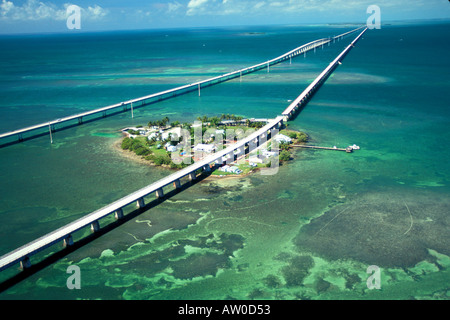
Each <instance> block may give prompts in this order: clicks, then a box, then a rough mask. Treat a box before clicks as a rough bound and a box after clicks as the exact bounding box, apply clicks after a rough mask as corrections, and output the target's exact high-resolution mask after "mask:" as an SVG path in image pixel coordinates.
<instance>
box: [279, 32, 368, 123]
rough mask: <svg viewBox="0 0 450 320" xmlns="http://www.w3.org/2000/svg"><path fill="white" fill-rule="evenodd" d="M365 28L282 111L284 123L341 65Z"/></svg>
mask: <svg viewBox="0 0 450 320" xmlns="http://www.w3.org/2000/svg"><path fill="white" fill-rule="evenodd" d="M366 30H367V28H365V29H364V30H363V31H362V32H361V33H360V34H359V35H358V36H357V37H356V38H355V39H354V40H353V41H352V42H351V43H350V44H349V45H348V46H347V47H346V48H345V49H344V51H342V52H341V53H340V54H339V55H338V56H337V57H336V59H334V60H333V61H332V62H331V63H330V64H329V65H328V67H326V68H325V69H324V70H323V71H322V72H321V73H320V74H319V75H318V76H317V78H315V79H314V81H313V82H311V84H310V85H309V86H308V87H306V89H305V90H304V91H303V92H302V93H301V94H300V95H299V96H298V97H297V98H296V99H295V100H294V101H292V103H291V104H290V105H289V106H288V107H287V108H286V109H285V110H284V111H283V113H282V115H283V117H284V120H285V121H288V120H290V119H291V118H292V117H293V116H294V115H295V113H296V112H297V111H298V110H300V109H301V108H303V106H304V105H305V104H306V103H307V102H308V100H309V99H310V97H311V96H312V95H313V94H314V93H315V91H316V90H317V89H318V88H319V87H320V86H321V84H322V83H323V82H325V80H326V79H327V78H328V76H329V75H330V74H332V73H333V71H334V69H336V67H337V66H338V65H339V64H341V61H342V59H344V57H345V56H346V55H347V53H348V52H349V51H350V50H351V49H352V48H353V47H354V46H355V43H356V42H357V41H358V40H359V39H360V38H361V37H362V35H363V34H364V32H366Z"/></svg>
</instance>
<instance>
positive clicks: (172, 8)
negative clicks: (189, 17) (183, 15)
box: [167, 1, 183, 13]
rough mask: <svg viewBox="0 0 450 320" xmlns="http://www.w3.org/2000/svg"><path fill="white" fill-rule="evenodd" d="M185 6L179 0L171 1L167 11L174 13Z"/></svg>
mask: <svg viewBox="0 0 450 320" xmlns="http://www.w3.org/2000/svg"><path fill="white" fill-rule="evenodd" d="M181 8H183V5H182V4H181V3H179V2H178V1H175V2H170V3H168V4H167V12H168V13H173V12H176V11H178V10H180V9H181Z"/></svg>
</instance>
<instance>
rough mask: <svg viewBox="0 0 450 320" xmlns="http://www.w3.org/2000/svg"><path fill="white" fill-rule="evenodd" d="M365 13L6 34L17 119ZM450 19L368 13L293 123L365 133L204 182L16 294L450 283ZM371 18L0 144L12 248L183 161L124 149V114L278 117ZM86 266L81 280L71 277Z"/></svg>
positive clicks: (3, 218)
mask: <svg viewBox="0 0 450 320" xmlns="http://www.w3.org/2000/svg"><path fill="white" fill-rule="evenodd" d="M354 27H355V26H351V25H334V26H333V25H327V26H325V25H324V26H271V27H239V28H238V27H236V28H220V29H189V30H187V29H186V30H181V29H180V30H159V31H128V32H125V31H122V32H103V33H86V34H53V35H50V34H47V35H35V36H31V35H20V36H1V37H0V47H1V48H2V50H0V70H1V71H0V97H1V98H0V128H1V130H0V131H1V132H6V131H10V130H14V129H18V128H22V127H25V126H28V125H32V124H37V123H41V122H45V121H49V120H55V119H57V118H60V117H63V116H67V115H72V114H76V113H79V112H82V111H87V110H92V109H95V108H99V107H102V106H106V105H109V104H113V103H118V102H120V101H125V100H127V99H131V98H137V97H141V96H145V95H148V94H151V93H156V92H159V91H162V90H165V89H170V88H174V87H176V86H179V85H184V84H188V83H192V82H195V81H198V80H203V79H207V78H210V77H212V76H216V75H220V74H223V73H226V72H229V71H233V70H237V69H240V68H243V67H246V66H250V65H254V64H257V63H260V62H263V61H266V60H269V59H271V58H274V57H277V56H279V55H281V54H283V53H285V52H287V51H289V50H291V49H293V48H296V47H298V46H300V45H302V44H304V43H307V42H310V41H312V40H316V39H319V38H322V37H328V36H333V35H337V34H339V33H343V32H346V31H349V30H351V29H353V28H354ZM449 27H450V24H449V23H445V22H440V23H422V24H413V23H408V24H402V23H396V24H391V25H383V26H382V28H381V29H380V30H368V31H367V32H366V33H365V34H364V36H363V38H362V39H360V41H359V42H358V43H357V45H356V46H355V48H353V49H352V50H351V51H350V53H349V54H348V55H347V56H346V58H345V59H344V61H343V64H342V65H340V66H339V67H338V68H337V69H336V71H335V72H334V73H333V74H332V76H331V77H330V78H329V79H328V80H327V81H326V83H325V84H324V85H323V86H322V87H321V88H320V89H319V91H318V92H317V93H316V94H315V96H314V97H313V98H312V99H311V101H310V102H309V103H308V105H307V106H306V107H305V108H304V109H303V110H302V112H301V113H299V114H298V116H297V117H296V118H295V119H294V120H293V121H289V122H288V128H292V129H298V130H302V131H305V132H307V133H308V134H309V135H310V137H311V141H310V143H311V144H314V145H320V146H334V145H336V146H338V147H344V148H345V147H346V146H348V145H352V144H357V145H359V146H360V147H361V149H360V150H357V151H355V152H354V153H352V154H347V153H345V152H335V151H325V150H297V151H295V153H294V159H293V160H291V161H289V162H287V163H285V164H283V165H282V166H281V167H280V168H279V171H278V173H277V174H275V175H271V176H265V175H261V174H259V173H255V174H253V175H250V176H247V177H242V178H236V179H226V180H224V179H220V178H217V179H206V180H203V181H201V182H198V183H196V184H195V185H193V186H191V187H189V188H187V189H186V190H184V191H183V192H180V193H178V194H176V195H175V196H173V197H171V198H170V199H167V200H165V201H163V202H162V203H159V204H157V205H154V206H153V207H152V208H151V209H150V210H148V211H145V212H143V213H141V214H140V215H138V216H136V217H134V218H133V219H131V220H130V221H128V222H126V223H124V224H122V225H120V226H118V227H117V228H115V229H114V230H112V231H110V232H108V233H106V234H104V235H102V236H101V237H99V238H97V239H95V240H93V241H92V242H90V243H87V244H85V245H84V246H82V247H81V248H79V249H77V250H75V251H74V252H72V253H70V254H68V255H66V256H64V257H62V258H61V259H59V260H58V261H56V262H55V263H52V264H50V265H48V266H46V267H45V268H43V269H42V270H40V271H39V272H37V273H35V274H33V275H31V276H30V277H28V278H26V279H25V280H23V281H21V282H19V283H17V284H16V285H14V286H11V287H10V288H8V289H7V290H5V291H3V292H1V293H0V299H2V300H6V299H105V300H111V299H249V300H250V299H277V300H293V299H449V297H450V285H449V284H450V258H449V257H450V228H449V225H450V197H449V191H450V166H449V165H448V159H450V148H449V144H450V132H449V127H450V110H449V106H450V90H449V87H450V79H449V77H448V75H449V71H450V60H449V59H448V52H450V43H449V42H448V41H446V39H450V28H449ZM355 36H356V34H353V35H351V36H349V37H346V38H345V39H343V40H341V41H339V42H336V43H334V44H331V45H330V46H324V48H323V49H318V50H316V52H315V53H314V52H308V53H307V54H306V56H305V57H304V56H299V57H296V58H295V59H293V60H292V63H289V61H286V62H284V63H282V64H278V65H276V66H273V67H271V68H270V72H267V71H266V70H261V71H259V72H257V73H253V74H251V75H247V76H245V77H243V78H242V79H241V80H240V79H235V80H232V81H229V82H225V83H222V84H220V85H217V86H212V87H209V88H205V89H203V90H202V92H201V96H200V97H199V96H198V94H197V92H193V93H190V94H186V95H181V96H178V97H176V98H173V99H169V100H166V101H163V102H160V103H157V104H152V105H149V106H146V107H143V108H139V109H135V110H134V117H133V118H132V117H131V113H130V112H126V113H121V114H117V115H113V116H110V117H107V118H104V119H101V120H98V121H93V122H90V123H85V124H83V125H80V126H74V127H72V128H68V129H66V130H61V131H58V132H56V133H54V134H53V137H52V138H53V144H51V143H50V137H49V135H48V134H45V135H43V136H41V137H38V138H35V139H31V140H27V141H24V142H22V143H18V144H13V145H8V146H5V147H3V148H0V195H1V196H0V255H3V254H6V253H8V252H9V251H11V250H14V249H16V248H18V247H19V246H21V245H24V244H26V243H28V242H30V241H32V240H34V239H36V238H38V237H40V236H42V235H44V234H46V233H48V232H50V231H52V230H55V229H56V228H58V227H61V226H63V225H65V224H67V223H69V222H71V221H74V220H76V219H78V218H80V217H82V216H83V215H85V214H88V213H90V212H92V211H95V210H97V209H99V208H101V207H103V206H104V205H107V204H109V203H111V202H113V201H115V200H118V199H120V198H121V197H123V196H125V195H127V194H129V193H131V192H133V191H136V190H138V189H140V188H142V187H144V186H146V185H148V184H150V183H152V182H154V181H157V180H158V179H160V178H162V177H164V176H166V175H168V174H170V173H171V171H170V170H167V169H161V168H154V167H150V166H147V165H143V164H141V163H138V162H136V161H132V160H130V159H129V158H126V157H124V156H123V155H122V154H121V153H120V152H119V151H117V150H116V149H115V148H114V144H115V143H117V141H118V140H120V139H121V133H120V129H122V128H124V127H127V126H131V125H145V124H147V123H148V122H149V121H150V120H159V119H161V118H163V117H166V116H167V117H169V119H170V121H171V122H172V121H176V120H178V121H180V122H193V121H194V120H195V119H196V118H197V117H198V116H202V115H208V116H214V115H221V114H223V113H229V114H235V115H240V116H243V117H255V118H259V117H263V118H272V117H275V116H277V115H279V114H280V113H281V112H282V111H283V110H284V109H285V108H286V107H287V106H288V105H289V102H290V101H291V100H293V99H295V98H296V97H297V96H298V95H299V94H300V93H301V92H302V91H303V90H304V89H305V88H306V87H307V86H308V84H309V83H311V81H312V80H313V79H314V78H315V77H316V76H317V75H318V74H319V73H320V72H321V71H322V70H323V69H324V68H325V67H326V66H327V65H328V64H329V63H330V62H331V61H332V60H333V59H334V58H335V57H336V56H337V55H338V54H339V53H340V52H341V51H342V50H343V49H344V47H345V46H346V45H348V44H349V43H350V42H351V41H352V39H353V38H354V37H355ZM150 200H151V199H150V198H149V199H148V200H147V201H150ZM127 210H128V211H131V209H127ZM128 211H127V212H128ZM110 221H111V220H108V221H105V222H103V221H102V222H101V225H102V224H103V223H106V222H110ZM87 234H89V230H84V231H82V232H80V234H77V235H74V237H75V240H76V239H79V238H80V237H82V236H84V235H87ZM59 248H60V247H59V245H55V246H54V247H52V248H50V249H48V250H46V251H43V252H41V253H40V254H39V255H37V256H36V257H34V258H32V260H31V262H32V263H33V262H36V261H39V259H42V258H44V257H46V256H47V255H49V254H51V253H52V252H53V251H55V250H59ZM35 259H37V260H35ZM71 265H76V266H78V267H79V268H80V272H81V281H80V282H81V288H80V289H78V290H77V289H73V290H70V289H68V287H67V280H68V277H69V276H70V274H68V273H67V268H68V267H69V266H71ZM369 266H378V267H379V271H380V273H379V274H380V287H379V289H376V288H375V289H370V288H369V287H370V285H369V286H368V284H367V280H368V278H369V276H371V275H372V274H371V273H368V272H367V269H368V267H369ZM19 272H20V271H19V270H18V266H15V267H13V268H10V269H8V270H6V271H3V272H1V273H0V281H4V280H5V279H9V278H10V277H12V276H14V275H15V274H17V273H19Z"/></svg>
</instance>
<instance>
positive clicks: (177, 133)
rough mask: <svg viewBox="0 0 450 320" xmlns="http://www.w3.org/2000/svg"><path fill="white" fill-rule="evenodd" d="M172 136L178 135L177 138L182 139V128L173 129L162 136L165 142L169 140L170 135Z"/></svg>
mask: <svg viewBox="0 0 450 320" xmlns="http://www.w3.org/2000/svg"><path fill="white" fill-rule="evenodd" d="M170 134H172V135H176V136H177V138H180V137H181V128H180V127H176V128H172V129H170V130H167V131H164V132H163V133H162V134H161V138H162V139H163V140H167V139H169V135H170Z"/></svg>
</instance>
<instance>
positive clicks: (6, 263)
mask: <svg viewBox="0 0 450 320" xmlns="http://www.w3.org/2000/svg"><path fill="white" fill-rule="evenodd" d="M359 29H361V28H358V29H356V30H359ZM366 30H367V28H365V29H364V31H363V32H361V33H360V34H359V35H358V36H357V37H356V38H355V40H353V41H352V43H351V44H350V45H349V46H347V47H346V48H345V49H344V51H343V52H342V53H341V54H339V56H338V57H337V58H336V59H335V60H333V62H332V63H331V64H330V65H329V66H328V67H327V68H326V69H325V70H324V72H322V73H321V74H320V75H319V77H317V78H316V80H314V81H313V83H311V85H310V86H308V88H307V90H305V91H303V92H302V94H300V96H299V97H297V98H296V99H295V100H294V102H293V103H292V104H291V105H290V106H289V107H288V108H287V109H286V110H285V111H284V112H283V114H282V115H281V116H278V117H276V118H275V119H271V120H268V123H267V124H266V125H265V126H264V127H262V128H261V129H259V130H258V131H256V132H254V133H252V134H250V135H249V136H248V137H246V138H244V139H242V140H240V141H238V142H236V143H235V144H233V145H231V146H229V147H228V148H225V149H223V150H220V151H218V152H216V153H214V154H212V155H210V156H208V157H206V158H205V159H203V160H200V161H197V162H195V163H194V164H192V165H190V166H189V167H186V168H184V169H181V170H179V171H177V172H175V173H173V174H171V175H169V176H167V177H165V178H163V179H161V180H159V181H156V182H154V183H152V184H150V185H149V186H147V187H144V188H142V189H140V190H138V191H136V192H133V193H131V194H129V195H127V196H125V197H123V198H121V199H119V200H117V201H115V202H113V203H111V204H109V205H107V206H105V207H103V208H101V209H99V210H97V211H94V212H92V213H90V214H88V215H86V216H84V217H82V218H80V219H78V220H76V221H74V222H72V223H70V224H68V225H66V226H63V227H61V228H59V229H57V230H55V231H53V232H51V233H49V234H47V235H44V236H42V237H40V238H38V239H37V240H34V241H32V242H30V243H28V244H26V245H24V246H22V247H20V248H18V249H16V250H14V251H11V252H10V253H7V254H5V255H3V256H2V257H0V271H2V270H4V269H6V268H8V267H10V266H12V265H14V264H16V263H20V265H21V267H22V268H24V269H26V268H28V267H29V266H30V265H31V261H30V257H31V256H33V255H35V254H36V253H38V252H40V251H42V250H44V249H46V248H48V247H50V246H52V245H54V244H55V243H57V242H60V241H63V243H64V245H71V244H72V243H73V239H72V234H73V233H74V232H76V231H78V230H81V229H83V228H86V227H89V226H91V230H92V231H94V232H95V231H97V230H98V229H99V228H100V225H99V221H100V220H101V219H102V218H105V217H106V216H108V215H110V214H114V215H115V217H116V218H117V219H120V218H121V217H123V208H124V207H126V206H128V205H130V204H132V203H134V202H136V204H137V206H138V207H143V206H144V205H145V202H144V197H146V196H148V195H150V194H152V193H155V194H156V197H157V198H160V197H163V196H164V191H163V188H164V187H166V186H168V185H169V184H171V183H173V184H174V186H175V188H179V187H180V186H181V183H180V179H182V178H184V177H186V176H188V177H189V179H190V180H194V179H195V178H196V171H197V170H199V169H200V170H202V171H204V170H210V169H211V167H210V165H211V164H212V163H213V164H214V165H217V164H218V165H221V164H223V163H224V162H228V161H226V160H224V157H226V156H228V155H230V156H231V157H232V159H233V160H234V156H235V155H234V151H235V150H237V149H240V148H242V147H244V148H245V147H246V146H248V147H249V152H251V151H253V150H254V149H255V148H257V147H258V146H259V144H260V142H265V141H267V139H268V135H269V133H270V135H271V136H272V135H273V134H274V133H275V134H276V131H275V132H274V131H273V130H276V129H279V128H280V127H281V125H282V124H283V121H286V120H289V118H290V117H291V115H292V113H293V112H295V109H296V108H298V105H299V104H301V103H303V102H304V99H305V97H307V96H308V95H309V94H310V93H311V92H312V91H313V90H315V89H316V87H317V84H318V83H319V82H320V81H323V80H324V79H326V76H327V75H329V73H330V72H332V70H334V67H335V66H336V65H337V63H339V62H340V60H341V59H342V58H343V57H344V56H345V55H346V54H347V53H348V51H349V50H350V48H351V47H352V46H353V45H354V44H355V43H356V41H358V39H359V38H360V37H361V36H362V35H363V34H364V32H365V31H366ZM335 38H336V37H335ZM327 41H330V40H327Z"/></svg>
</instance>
